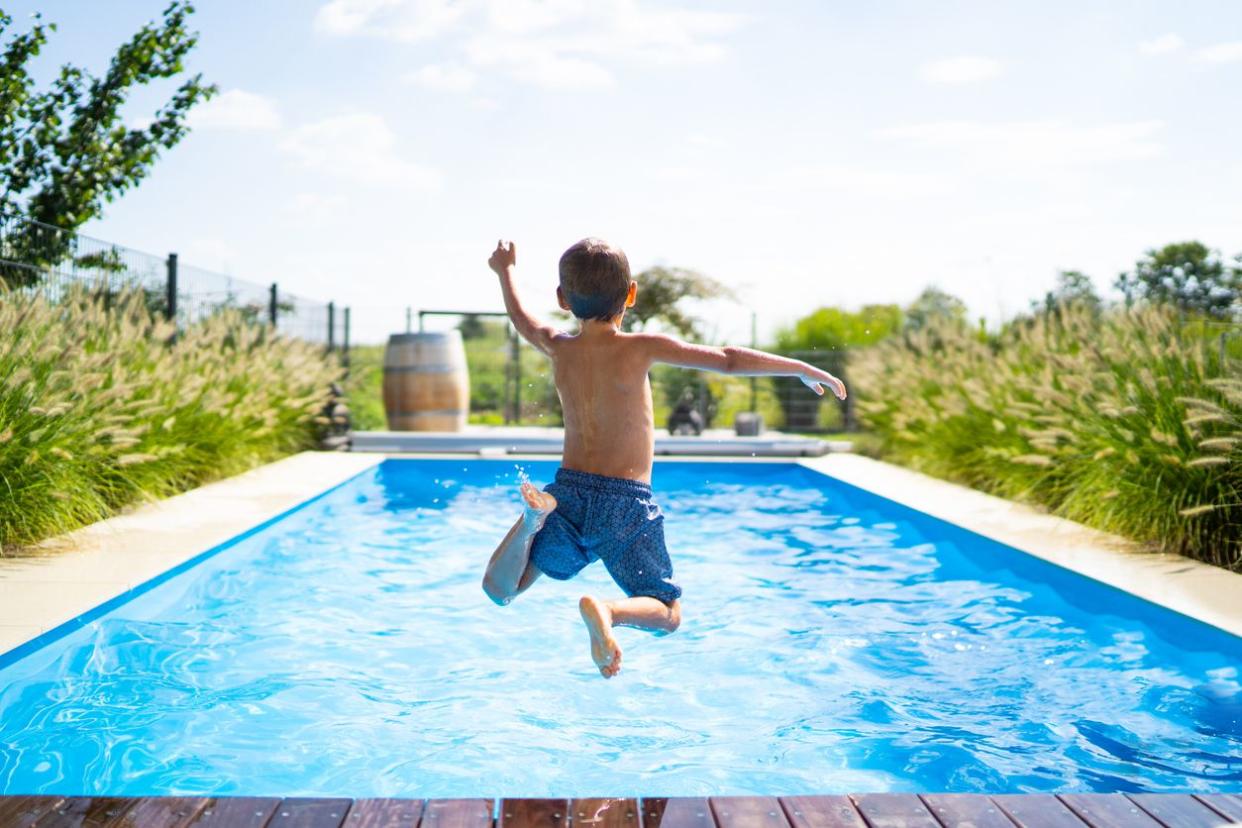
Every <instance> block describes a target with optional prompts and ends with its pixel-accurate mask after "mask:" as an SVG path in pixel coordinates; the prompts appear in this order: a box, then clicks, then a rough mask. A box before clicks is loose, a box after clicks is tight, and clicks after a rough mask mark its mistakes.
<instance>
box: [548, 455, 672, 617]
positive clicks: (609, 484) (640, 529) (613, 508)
mask: <svg viewBox="0 0 1242 828" xmlns="http://www.w3.org/2000/svg"><path fill="white" fill-rule="evenodd" d="M543 490H544V491H545V492H547V493H548V494H550V495H552V496H553V497H555V498H556V509H555V510H553V512H552V514H550V515H548V519H547V521H546V522H545V523H544V524H543V528H542V529H540V530H539V534H537V535H535V541H534V543H533V544H532V545H531V548H530V559H531V561H532V562H533V563H534V564H535V566H537V567H539V570H540V571H541V572H543V573H544V574H545V575H547V576H548V577H550V578H556V579H557V580H558V581H564V580H568V579H569V578H572V577H573V576H575V575H577V574H578V573H579V572H580V571H582V568H583V567H584V566H586V565H587V564H589V563H591V562H593V561H595V560H601V561H603V562H604V566H605V567H607V569H608V574H609V575H611V576H612V579H613V580H614V581H616V582H617V586H619V587H621V589H623V590H625V594H626V595H629V596H630V597H634V596H638V595H647V596H650V597H652V598H657V599H659V600H661V601H663V602H664V603H666V604H669V603H672V602H673V601H675V600H677V599H678V598H679V597H681V587H679V586H677V584H675V583H673V581H672V577H673V563H672V561H670V560H669V557H668V549H666V548H665V546H664V515H663V514H662V513H661V512H660V507H659V506H657V505H656V503H655V500H654V499H653V497H652V494H651V487H650V486H648V485H647V484H646V483H640V482H638V481H637V480H626V479H625V478H621V477H604V476H603V475H599V474H590V473H588V472H581V471H574V470H572V469H557V471H556V480H555V482H552V483H549V484H548V485H547V486H544V488H543Z"/></svg>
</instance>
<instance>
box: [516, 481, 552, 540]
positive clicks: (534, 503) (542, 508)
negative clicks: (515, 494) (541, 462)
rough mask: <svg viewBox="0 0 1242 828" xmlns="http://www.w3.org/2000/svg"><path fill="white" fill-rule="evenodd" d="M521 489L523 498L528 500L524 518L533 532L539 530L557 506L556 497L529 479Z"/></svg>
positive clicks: (523, 514)
mask: <svg viewBox="0 0 1242 828" xmlns="http://www.w3.org/2000/svg"><path fill="white" fill-rule="evenodd" d="M521 490H522V499H523V500H525V501H526V510H525V511H524V512H523V513H522V520H523V522H524V523H525V524H526V526H527V528H529V529H530V530H531V531H532V532H538V531H539V530H540V529H542V528H543V522H544V521H545V520H547V519H548V515H550V514H552V510H553V509H555V508H556V498H555V497H553V496H552V495H550V494H548V493H547V492H541V491H539V490H538V489H536V488H535V485H534V484H533V483H531V482H530V481H529V480H527V481H526V482H524V483H523V484H522V486H521Z"/></svg>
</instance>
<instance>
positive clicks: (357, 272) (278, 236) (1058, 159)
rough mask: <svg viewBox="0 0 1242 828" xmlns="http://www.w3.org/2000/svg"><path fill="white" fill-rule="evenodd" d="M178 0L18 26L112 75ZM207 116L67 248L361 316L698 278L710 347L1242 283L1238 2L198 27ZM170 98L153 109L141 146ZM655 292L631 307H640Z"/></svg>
mask: <svg viewBox="0 0 1242 828" xmlns="http://www.w3.org/2000/svg"><path fill="white" fill-rule="evenodd" d="M165 4H166V0H110V2H108V3H99V2H94V0H44V1H43V2H29V0H23V1H22V2H12V1H11V0H0V8H3V9H4V10H5V11H7V12H9V13H10V14H13V15H14V17H15V18H16V20H15V26H16V27H17V28H25V27H26V26H27V25H28V22H27V20H26V18H27V16H28V15H29V14H30V13H31V12H34V11H39V12H41V13H42V14H43V16H44V18H45V19H46V20H49V21H55V22H56V23H58V24H59V27H60V28H59V31H58V32H57V33H55V34H54V35H53V36H52V40H51V42H50V43H49V44H48V46H47V48H46V49H45V51H44V54H43V55H42V56H41V57H40V59H39V63H38V64H37V68H38V71H39V72H40V73H41V76H43V77H46V76H47V75H50V73H51V72H53V71H54V70H55V68H56V67H57V66H58V65H59V64H61V63H64V62H67V61H72V62H75V63H77V64H79V65H83V66H85V67H86V68H88V69H90V70H92V71H95V72H100V71H102V70H103V68H104V67H105V66H106V62H107V60H108V59H109V57H110V55H111V54H112V52H113V51H114V50H115V47H116V46H117V44H119V43H120V42H122V41H123V40H125V39H126V38H127V37H128V36H129V35H130V34H132V33H133V31H135V30H136V29H137V28H138V27H139V26H141V25H142V24H143V23H144V22H145V21H147V20H149V19H152V18H154V17H156V16H158V15H159V13H160V11H161V10H162V8H163V7H164V5H165ZM192 21H193V26H194V27H195V28H196V29H197V30H198V31H199V32H200V34H201V40H200V43H199V45H198V47H197V48H196V49H195V51H194V53H193V54H192V56H191V58H190V61H189V67H188V68H189V69H190V70H191V71H194V72H202V73H203V75H204V77H205V79H206V80H208V81H210V82H214V83H216V84H218V85H219V87H220V94H219V95H218V97H216V98H215V99H214V100H213V101H211V102H209V103H208V104H206V105H204V106H203V107H202V108H201V109H199V110H198V111H196V112H195V113H194V114H193V115H192V117H191V125H192V127H193V129H192V132H191V134H190V135H189V136H188V137H187V138H186V139H185V140H184V141H183V142H182V143H181V144H179V145H178V146H177V147H175V148H173V149H172V150H171V151H169V152H167V153H166V154H165V156H164V157H163V158H162V159H161V160H160V161H159V162H158V163H157V164H156V166H155V168H154V170H153V172H152V174H151V176H150V177H149V178H148V179H147V180H145V181H144V182H143V183H142V184H141V185H140V186H139V187H138V188H137V189H135V190H133V191H131V192H128V193H126V194H125V195H124V196H123V197H121V198H120V199H119V200H118V201H116V202H114V203H112V204H109V205H107V207H106V208H105V211H104V214H103V216H102V217H101V218H99V219H97V220H94V221H92V222H90V223H89V224H88V225H87V226H86V227H85V228H83V232H85V233H87V234H89V235H92V236H96V237H99V238H102V239H105V240H108V241H110V242H114V243H118V244H121V245H125V246H129V247H133V248H138V249H141V250H149V251H151V252H153V253H156V254H158V255H164V254H165V253H167V252H171V251H176V252H177V253H178V254H179V256H180V259H181V261H182V262H185V263H187V264H193V265H195V266H198V267H202V268H206V269H209V270H217V271H221V272H224V273H228V274H230V275H232V276H235V277H238V278H242V279H248V280H252V281H255V282H259V283H263V284H266V283H269V282H272V281H276V282H278V283H280V284H281V285H282V287H284V288H285V289H286V290H290V291H293V292H295V293H298V294H300V295H303V296H306V297H308V298H315V299H321V300H325V301H326V300H328V299H332V300H334V301H336V302H337V303H338V305H342V306H343V305H348V306H350V307H351V308H352V321H353V328H354V338H355V340H358V341H372V342H382V341H383V340H384V338H385V337H386V336H387V335H388V334H389V333H391V332H394V331H399V330H403V329H404V319H405V308H406V307H413V308H415V309H416V310H417V309H454V310H456V309H461V310H500V309H501V308H502V301H501V296H500V291H499V288H498V286H497V283H496V278H495V276H494V275H493V274H491V273H490V271H488V269H487V266H486V260H487V257H488V255H489V253H490V252H491V249H492V248H493V247H494V246H495V243H496V241H497V239H499V238H504V239H512V240H514V241H516V243H517V247H518V273H517V282H518V286H519V289H520V291H521V292H522V295H523V297H524V299H525V302H526V303H527V305H528V306H529V307H530V308H531V309H532V310H535V311H537V312H540V313H543V312H546V311H549V310H551V309H552V308H554V307H555V298H554V290H555V285H556V263H557V259H558V258H559V256H560V253H561V252H562V251H563V250H564V249H565V248H566V247H568V246H569V245H570V244H571V243H573V242H574V241H576V240H577V239H579V238H582V237H584V236H597V237H601V238H604V239H607V240H609V241H610V242H613V243H614V244H617V245H619V246H621V247H622V248H624V249H625V250H626V252H627V254H628V256H629V259H630V262H631V265H632V266H633V268H634V270H635V272H637V271H639V270H642V269H643V268H647V267H651V266H653V265H665V266H674V267H686V268H692V269H695V270H698V271H701V272H703V273H705V274H707V275H709V276H711V277H713V278H715V279H717V280H719V281H721V282H723V283H724V284H726V285H728V286H729V287H731V288H732V289H733V290H734V292H735V293H736V295H737V297H738V298H737V300H735V301H731V300H718V301H712V302H708V303H705V304H703V305H702V306H701V307H700V308H698V310H699V312H700V313H701V314H702V315H703V316H704V317H705V318H706V319H707V320H708V322H709V324H708V326H707V330H708V333H709V336H710V338H712V339H713V340H715V341H718V342H738V343H745V342H747V341H748V340H749V339H750V321H751V313H752V312H754V314H755V315H756V318H757V323H758V328H759V334H760V339H761V340H762V339H765V338H767V337H768V336H770V335H771V334H772V332H773V331H774V330H776V329H777V328H778V327H780V326H782V325H786V324H790V323H792V322H793V321H794V320H795V319H797V318H798V317H799V316H802V315H805V314H806V313H809V312H810V311H812V310H814V309H815V308H817V307H820V306H823V305H837V306H843V307H848V308H856V307H858V306H861V305H863V304H867V303H877V302H881V303H884V302H897V303H903V304H904V303H907V302H909V301H910V300H912V299H913V298H914V297H915V296H916V295H917V294H918V293H919V292H920V290H922V289H923V288H924V287H925V286H927V285H932V284H934V285H937V286H939V287H940V288H942V289H944V290H947V291H949V292H951V293H954V294H956V295H958V296H960V297H961V298H962V299H964V300H965V301H966V303H967V305H968V307H969V308H970V311H971V313H972V314H973V315H975V316H979V317H985V318H986V319H988V320H989V321H990V322H992V323H995V322H996V321H998V320H1000V319H1002V318H1005V317H1007V316H1011V315H1012V314H1014V313H1017V312H1020V311H1022V310H1024V309H1026V308H1027V307H1028V305H1029V303H1030V300H1031V299H1033V298H1035V297H1038V296H1041V295H1042V294H1043V292H1044V291H1046V290H1048V289H1049V288H1050V287H1051V286H1052V285H1053V283H1054V281H1055V278H1056V274H1057V272H1058V271H1059V270H1061V269H1078V270H1082V271H1085V272H1087V273H1088V274H1089V275H1091V276H1092V278H1093V279H1094V280H1095V281H1096V284H1097V285H1098V286H1099V287H1100V289H1101V290H1108V289H1109V286H1110V285H1111V283H1112V281H1113V280H1114V278H1115V277H1116V275H1117V273H1119V272H1120V271H1122V270H1125V269H1127V268H1128V267H1130V266H1131V265H1132V264H1133V262H1134V261H1135V259H1137V258H1138V257H1140V256H1141V255H1142V254H1143V252H1144V251H1145V250H1147V249H1149V248H1152V247H1156V246H1160V245H1163V244H1165V243H1168V242H1172V241H1180V240H1186V239H1192V238H1194V239H1199V240H1201V241H1203V242H1205V243H1206V244H1208V245H1209V246H1211V247H1214V248H1217V249H1220V250H1221V251H1222V252H1223V253H1225V254H1226V255H1229V256H1232V255H1234V254H1236V253H1239V252H1242V152H1239V150H1238V147H1240V146H1242V108H1240V107H1239V106H1238V105H1237V104H1238V91H1237V90H1238V89H1239V88H1242V3H1238V2H1234V0H1219V1H1214V0H1195V2H1186V3H1173V2H1144V1H1143V0H1125V1H1124V2H1101V1H1099V0H1071V1H1070V2H1063V1H1062V0H1048V1H1045V2H1025V3H1019V2H1013V3H995V2H990V0H980V1H979V2H954V1H953V0H945V2H937V3H926V2H917V1H916V0H910V2H900V1H898V0H877V2H867V3H857V2H827V0H769V1H768V2H740V1H735V0H706V1H705V2H695V1H694V0H669V2H664V0H589V1H588V0H543V1H542V2H540V1H539V0H326V1H325V0H264V2H258V3H256V2H243V0H200V2H199V3H198V10H197V13H196V14H195V15H194V16H193V18H192ZM170 88H171V87H170V86H167V85H165V86H161V87H156V88H149V89H144V90H141V91H140V92H139V93H137V94H135V95H134V97H133V99H132V100H131V102H130V105H129V111H127V118H128V119H130V121H131V122H132V123H142V122H143V119H144V118H146V117H149V115H150V114H151V113H152V112H153V111H154V109H155V108H156V107H157V106H158V105H159V104H160V103H161V102H162V100H163V99H164V98H165V97H166V96H167V95H168V93H169V91H170ZM640 290H641V287H640Z"/></svg>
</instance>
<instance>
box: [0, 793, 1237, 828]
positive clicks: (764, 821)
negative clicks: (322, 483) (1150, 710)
mask: <svg viewBox="0 0 1242 828" xmlns="http://www.w3.org/2000/svg"><path fill="white" fill-rule="evenodd" d="M497 806H499V807H497ZM1234 823H1242V796H1237V795H1230V794H1212V795H1201V796H1190V795H1186V794H1125V795H1123V794H1062V795H1059V796H1052V795H1048V794H1015V795H1004V796H986V795H983V794H921V795H915V794H848V795H834V796H782V797H774V796H764V797H759V796H756V797H741V796H725V797H710V798H673V799H666V798H642V799H627V798H607V797H600V798H591V799H502V800H500V801H499V802H497V801H496V800H493V799H482V798H480V799H431V800H422V799H305V798H299V799H279V798H263V797H237V798H228V797H219V798H196V797H149V798H132V799H130V798H120V797H54V796H47V797H39V796H13V797H0V828H9V826H21V827H22V828H36V827H37V828H42V827H43V826H98V827H99V828H111V826H133V828H190V826H201V827H202V828H208V826H210V827H211V828H267V827H268V826H279V828H354V827H355V826H356V828H364V826H366V828H493V826H496V828H571V826H577V825H582V826H587V825H589V826H592V828H640V827H641V828H717V827H718V828H1088V826H1090V828H1216V826H1220V825H1229V824H1234Z"/></svg>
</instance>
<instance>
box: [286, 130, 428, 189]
mask: <svg viewBox="0 0 1242 828" xmlns="http://www.w3.org/2000/svg"><path fill="white" fill-rule="evenodd" d="M280 149H281V150H282V151H283V152H284V153H286V154H287V155H288V156H289V157H290V158H292V159H294V160H295V161H297V162H298V163H300V164H301V165H302V166H303V167H305V168H306V169H308V170H314V171H316V172H320V173H325V174H327V175H331V176H334V177H337V178H342V179H345V180H348V181H353V182H357V183H361V184H370V185H373V186H383V187H398V188H403V189H415V190H427V189H434V188H435V187H436V186H438V184H439V175H438V174H437V173H436V172H435V171H434V170H432V169H430V168H428V167H424V166H422V165H420V164H416V163H414V162H412V161H409V160H406V159H405V158H402V157H401V156H400V155H399V154H398V152H397V137H396V135H395V134H394V133H393V131H392V129H390V128H389V126H388V124H387V123H386V122H385V121H384V119H383V118H381V117H380V116H378V115H372V114H369V113H355V114H351V115H340V116H337V117H334V118H327V119H325V120H322V121H316V122H314V123H310V124H304V125H302V126H299V127H297V128H296V129H294V130H293V131H291V132H290V133H289V135H288V136H287V137H286V138H285V139H284V140H283V141H281V142H280Z"/></svg>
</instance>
